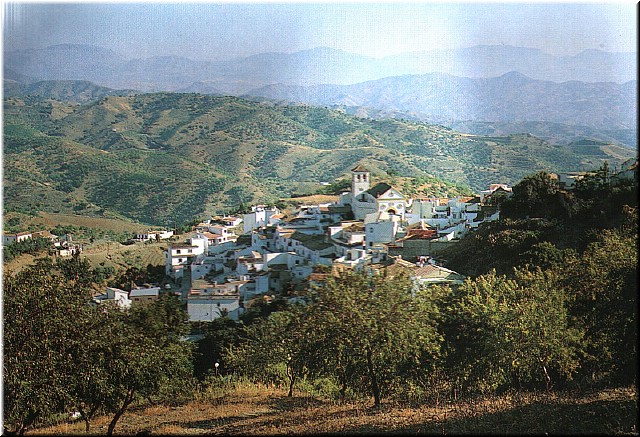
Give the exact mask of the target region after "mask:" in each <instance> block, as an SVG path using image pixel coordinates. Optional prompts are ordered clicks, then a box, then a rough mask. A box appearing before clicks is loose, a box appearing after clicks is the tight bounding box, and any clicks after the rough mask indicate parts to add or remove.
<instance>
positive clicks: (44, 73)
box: [4, 44, 637, 148]
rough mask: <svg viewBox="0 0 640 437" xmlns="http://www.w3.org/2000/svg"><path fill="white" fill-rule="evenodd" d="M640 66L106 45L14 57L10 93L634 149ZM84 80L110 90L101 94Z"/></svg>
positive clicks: (617, 58)
mask: <svg viewBox="0 0 640 437" xmlns="http://www.w3.org/2000/svg"><path fill="white" fill-rule="evenodd" d="M61 59H64V62H60V60H61ZM635 61H636V54H635V53H610V52H603V51H598V50H587V51H584V52H582V53H579V54H578V55H575V56H564V57H556V56H552V55H549V54H546V53H544V52H542V51H540V50H538V49H529V48H522V47H511V46H476V47H471V48H467V49H458V50H439V51H430V52H419V53H406V54H402V55H394V56H388V57H385V58H380V59H378V58H372V57H367V56H362V55H355V54H352V53H348V52H345V51H341V50H334V49H329V48H322V47H321V48H316V49H311V50H305V51H300V52H295V53H263V54H258V55H253V56H248V57H244V58H238V59H231V60H225V61H205V60H191V59H188V58H184V57H176V56H163V57H152V58H148V59H126V58H124V57H123V56H120V55H118V54H117V53H115V52H113V51H111V50H107V49H104V48H101V47H95V46H88V45H70V44H65V45H58V46H52V47H48V48H44V49H31V50H21V51H14V52H8V53H7V54H6V56H5V60H4V79H5V80H4V89H5V95H8V96H13V95H23V96H24V95H36V96H43V97H44V96H46V95H50V96H53V98H60V99H63V100H64V99H75V100H76V101H88V99H90V98H93V97H99V96H101V95H128V94H131V93H133V91H131V90H137V91H138V92H151V91H153V92H156V91H176V92H181V93H201V94H210V95H235V96H243V97H247V98H260V99H268V100H272V101H275V102H279V103H281V104H285V105H286V104H289V103H292V102H297V103H305V104H311V105H322V106H327V107H331V108H336V109H341V110H344V111H345V112H347V113H350V114H353V115H356V116H360V117H377V118H388V117H392V118H403V119H410V120H418V121H427V122H429V123H439V124H442V125H445V126H449V127H455V128H457V129H461V131H463V132H466V133H472V134H481V133H491V132H490V126H494V125H499V128H496V129H495V131H494V132H493V133H492V134H499V133H507V134H510V133H523V132H527V133H531V134H533V135H536V136H540V137H541V138H543V139H545V140H548V141H554V142H561V143H564V144H568V143H571V142H573V141H577V140H579V139H580V138H581V137H585V136H587V137H593V138H594V139H597V140H601V141H605V142H614V143H617V144H622V145H625V146H628V147H631V148H636V147H637V129H636V125H637V81H636V80H635V79H636V76H635V75H636V71H637V68H636V64H635ZM613 66H615V68H614V67H613ZM71 80H73V81H81V82H80V83H77V84H73V85H72V84H71V82H69V81H71ZM52 81H54V82H55V83H54V82H52ZM58 81H63V82H60V83H59V82H58ZM86 81H90V82H92V83H95V84H96V85H97V86H98V87H104V88H110V89H104V88H99V89H94V90H93V91H92V92H93V93H94V94H91V93H89V88H88V86H87V83H86ZM65 87H66V89H67V91H66V92H63V91H61V90H58V91H56V90H57V89H64V88H65ZM70 88H74V91H73V92H72V91H71V90H70ZM79 89H80V90H84V91H83V92H75V91H77V90H79ZM115 90H124V91H115ZM47 93H48V94H47ZM525 125H526V126H527V130H522V129H523V127H524V126H525Z"/></svg>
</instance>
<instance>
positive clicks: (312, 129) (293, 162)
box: [5, 93, 633, 224]
mask: <svg viewBox="0 0 640 437" xmlns="http://www.w3.org/2000/svg"><path fill="white" fill-rule="evenodd" d="M63 106H64V105H62V104H60V103H50V102H44V103H43V102H36V103H33V102H32V103H29V102H25V101H21V100H20V99H10V100H8V101H7V102H5V128H6V130H5V132H6V136H5V170H6V171H5V179H6V180H7V190H6V192H5V208H9V210H11V209H15V208H26V210H27V211H29V210H30V211H34V210H47V211H55V210H56V208H57V209H58V210H59V211H60V212H70V211H75V212H79V213H82V214H104V211H105V210H106V211H107V212H117V213H118V214H121V215H123V216H126V217H129V218H132V219H135V220H137V221H140V222H144V223H155V224H163V223H166V222H167V221H173V220H174V219H177V220H178V221H179V222H185V221H188V220H190V219H192V218H193V217H196V216H198V215H204V214H207V213H214V212H216V211H220V210H221V209H225V208H226V209H227V210H228V209H229V208H233V207H235V206H237V205H238V204H239V203H241V202H242V203H245V204H246V203H254V202H272V201H275V200H277V199H278V198H282V197H287V196H289V195H291V194H304V193H309V192H311V191H313V188H314V187H318V188H319V187H320V182H331V181H333V180H335V179H337V178H340V177H343V176H345V175H349V170H350V169H351V168H353V167H354V166H355V165H356V164H363V165H365V166H366V167H368V168H369V169H370V170H371V172H372V174H373V175H374V176H378V177H384V176H386V174H387V173H389V172H392V173H395V174H397V175H399V176H405V177H407V176H410V177H428V176H436V177H439V178H443V179H446V180H448V181H451V182H454V183H459V184H463V185H468V186H471V187H473V188H474V189H475V190H480V189H485V188H486V187H487V186H488V184H489V183H492V182H506V183H510V184H513V183H515V182H517V181H518V180H519V179H520V178H521V177H522V176H524V175H526V174H530V173H532V172H534V171H536V170H541V169H546V170H550V171H559V170H576V169H581V168H585V167H586V168H595V167H597V166H598V165H599V164H600V162H602V161H603V160H605V159H609V160H610V161H612V160H614V159H617V158H620V159H622V158H623V157H630V156H631V154H632V153H633V152H632V151H629V150H628V149H623V148H620V147H617V146H604V145H603V146H595V147H590V148H575V147H574V148H571V147H568V146H552V145H549V144H547V143H545V142H543V141H541V140H539V139H537V138H535V137H532V136H529V135H514V136H509V137H477V136H471V135H463V134H459V133H456V132H453V131H451V130H450V129H447V128H444V127H441V126H433V125H426V124H420V123H412V122H407V121H402V120H369V119H361V118H356V117H352V116H349V115H346V114H344V113H341V112H339V111H330V110H328V109H324V108H313V107H306V106H282V107H281V106H270V105H267V104H260V103H255V102H251V101H247V100H243V99H239V98H232V97H211V96H203V95H196V94H170V93H158V94H144V95H138V96H128V97H116V96H111V97H106V98H103V99H100V100H99V101H95V102H92V103H88V104H86V105H82V106H77V105H75V106H74V105H68V106H67V107H64V108H63ZM40 132H43V133H40ZM44 133H47V134H48V135H49V136H47V135H45V134H44ZM25 205H26V206H25Z"/></svg>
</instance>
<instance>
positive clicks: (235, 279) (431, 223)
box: [165, 165, 511, 321]
mask: <svg viewBox="0 0 640 437" xmlns="http://www.w3.org/2000/svg"><path fill="white" fill-rule="evenodd" d="M351 173H352V189H351V191H349V192H345V193H342V194H341V195H340V196H339V198H338V200H337V202H334V203H327V204H319V205H302V206H299V207H298V208H297V209H296V210H295V211H293V212H291V213H288V214H286V215H285V214H283V213H282V212H281V211H279V210H278V209H277V208H275V207H267V206H266V205H257V206H253V207H252V208H251V212H250V213H248V214H244V215H243V217H242V218H240V217H214V218H212V219H211V220H207V221H204V222H202V223H199V224H198V225H197V226H195V228H194V231H193V233H191V234H190V235H189V237H188V238H187V239H186V241H185V242H182V243H179V244H169V245H168V247H167V249H166V264H165V273H166V275H167V276H168V277H170V278H171V279H173V283H174V284H176V285H175V287H174V291H175V292H176V294H179V295H180V297H181V299H182V301H183V303H184V304H185V308H186V311H187V312H188V314H189V318H190V320H191V321H211V320H214V319H216V318H217V317H221V316H222V315H226V316H228V317H230V318H231V319H236V320H237V318H238V317H239V316H240V315H241V314H242V312H243V311H244V309H245V308H247V307H248V306H249V305H251V303H252V301H253V300H254V299H255V298H256V297H258V298H263V297H265V296H272V295H276V294H277V295H282V296H289V297H290V298H292V299H297V298H296V297H294V296H295V294H296V293H295V292H296V291H302V290H306V289H308V287H309V286H311V285H314V284H318V283H320V282H322V281H323V280H324V279H326V277H327V276H328V275H329V274H333V273H335V272H339V271H341V270H344V269H371V270H378V269H388V268H404V269H408V270H409V271H410V273H411V275H412V276H413V277H414V278H415V279H416V281H419V282H421V283H460V282H462V281H463V280H464V277H463V276H462V275H460V274H458V273H456V272H454V271H451V270H449V269H446V268H444V267H442V266H441V265H440V264H441V263H440V262H438V261H436V259H437V254H438V253H439V252H441V251H442V250H443V249H445V248H446V247H448V246H450V245H452V244H455V242H456V241H457V240H459V238H460V237H462V236H463V235H464V234H466V233H467V232H469V231H470V230H472V229H474V228H476V227H477V226H479V225H480V223H482V222H485V221H491V220H496V219H497V218H498V217H499V211H498V209H497V207H496V206H495V205H494V204H492V202H491V201H490V199H491V197H492V196H496V195H498V194H500V195H504V194H506V195H509V194H510V192H511V188H509V187H508V186H506V185H504V184H496V185H492V186H491V187H490V189H489V190H487V191H485V192H482V193H481V194H480V195H479V196H474V197H456V198H453V199H448V198H437V197H420V198H413V199H410V198H408V197H406V196H404V195H403V194H402V193H401V192H400V190H398V189H397V188H394V187H393V186H391V185H389V184H386V183H378V184H375V185H373V186H371V183H370V176H371V175H370V172H369V171H368V170H367V169H366V168H364V167H362V166H360V165H359V166H357V167H355V168H354V169H353V170H352V171H351Z"/></svg>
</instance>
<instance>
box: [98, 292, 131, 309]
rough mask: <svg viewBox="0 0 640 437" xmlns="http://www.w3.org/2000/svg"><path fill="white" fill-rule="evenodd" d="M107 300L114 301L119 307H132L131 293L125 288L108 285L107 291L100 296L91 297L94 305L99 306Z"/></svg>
mask: <svg viewBox="0 0 640 437" xmlns="http://www.w3.org/2000/svg"><path fill="white" fill-rule="evenodd" d="M105 302H113V303H114V304H115V305H116V306H117V307H118V308H130V307H131V299H129V293H128V292H127V291H125V290H121V289H119V288H115V287H107V290H106V292H105V293H102V294H100V295H98V296H94V297H93V299H91V303H92V305H93V306H98V305H100V304H102V303H105Z"/></svg>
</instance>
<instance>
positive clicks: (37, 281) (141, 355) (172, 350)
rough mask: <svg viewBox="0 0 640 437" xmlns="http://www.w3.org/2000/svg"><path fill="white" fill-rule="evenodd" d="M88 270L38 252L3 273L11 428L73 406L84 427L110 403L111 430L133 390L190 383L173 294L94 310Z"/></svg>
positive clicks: (164, 389) (169, 391) (176, 388)
mask: <svg viewBox="0 0 640 437" xmlns="http://www.w3.org/2000/svg"><path fill="white" fill-rule="evenodd" d="M91 275H92V273H91V271H90V270H89V269H88V266H87V264H86V260H80V259H79V258H77V257H75V258H72V259H69V260H64V261H61V262H58V263H56V264H53V263H52V262H51V261H50V260H48V259H43V260H38V262H37V263H36V264H35V265H33V266H30V267H27V268H26V269H25V270H23V271H22V272H20V273H18V274H16V275H14V276H9V277H7V278H5V290H4V291H5V292H4V315H5V320H4V322H5V324H4V369H3V370H4V389H5V421H6V424H7V425H8V426H9V428H11V429H12V430H13V431H15V432H17V433H20V434H23V433H24V432H25V431H26V430H27V429H29V428H32V427H34V426H36V425H39V424H44V423H47V422H48V421H50V420H52V419H53V418H54V417H56V415H59V414H62V413H64V412H66V411H68V410H69V408H76V409H77V410H78V411H80V413H81V415H82V418H83V420H84V421H85V423H86V427H85V429H86V430H87V431H89V429H90V423H91V419H92V417H93V416H94V415H95V414H97V413H98V412H113V413H114V417H113V419H112V421H111V424H110V426H109V434H111V433H113V430H114V428H115V426H116V424H117V421H118V420H119V418H120V417H121V416H122V415H123V414H124V412H125V411H126V410H127V408H128V407H129V405H131V403H132V402H133V401H134V400H135V399H136V398H144V399H149V398H150V397H151V396H163V397H164V399H169V398H173V399H175V398H176V395H177V394H179V393H180V392H181V391H182V392H184V390H187V389H188V388H189V387H190V381H191V376H192V367H191V366H192V365H191V361H190V358H191V355H190V352H191V350H190V346H189V345H188V344H186V343H185V342H182V341H181V340H180V335H181V334H182V333H183V332H184V329H185V326H186V322H185V321H184V315H183V314H182V315H180V314H178V310H179V308H178V309H176V307H175V302H174V301H173V300H172V299H170V298H167V299H160V300H159V301H158V302H156V303H153V304H149V306H144V307H140V309H134V310H132V311H131V312H128V311H120V310H118V309H117V308H116V307H115V306H113V307H109V305H100V306H99V307H98V309H97V310H96V309H95V308H93V307H91V306H90V305H89V301H90V298H91V293H90V290H91V288H90V286H91V285H92V284H91Z"/></svg>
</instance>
